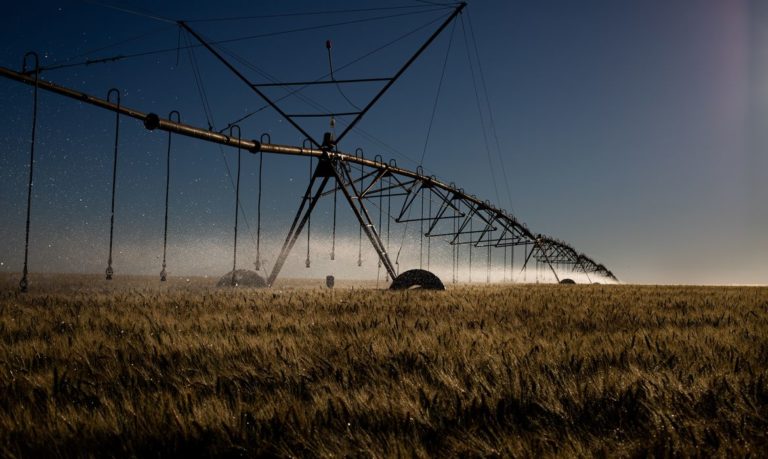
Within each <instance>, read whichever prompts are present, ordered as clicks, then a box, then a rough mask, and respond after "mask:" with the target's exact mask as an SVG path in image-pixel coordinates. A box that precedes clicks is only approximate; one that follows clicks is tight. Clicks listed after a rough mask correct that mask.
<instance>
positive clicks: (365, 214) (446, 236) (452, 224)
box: [0, 3, 617, 291]
mask: <svg viewBox="0 0 768 459" xmlns="http://www.w3.org/2000/svg"><path fill="white" fill-rule="evenodd" d="M465 6H466V4H465V3H460V4H457V5H456V7H455V8H454V9H453V10H452V12H451V14H450V15H449V16H448V17H447V18H446V19H445V21H444V22H442V24H441V25H440V26H439V27H437V29H436V30H435V31H434V32H433V33H432V34H431V35H430V36H429V38H428V39H427V40H426V41H425V42H424V43H423V44H422V45H421V46H420V47H419V48H418V49H417V51H416V52H415V53H413V54H412V55H411V57H410V58H409V59H408V60H407V61H406V62H405V64H403V65H402V67H400V69H399V70H398V71H397V72H396V73H395V74H394V75H393V76H391V77H387V78H363V79H347V80H340V79H335V78H334V77H333V66H332V65H331V73H330V76H331V78H330V79H319V80H315V81H302V82H287V83H266V84H258V83H253V82H252V81H250V80H249V79H248V78H246V76H245V75H244V74H243V73H241V72H240V71H239V70H238V69H237V68H236V67H235V66H234V65H233V63H232V62H230V61H229V60H228V59H227V58H225V56H224V55H223V54H222V53H221V52H220V51H219V50H217V48H216V47H215V43H212V42H209V41H206V40H205V39H204V38H203V37H201V36H200V34H198V33H197V32H196V31H195V30H193V29H192V28H191V27H190V26H189V24H188V23H186V22H184V21H178V22H177V24H178V26H179V27H180V28H181V29H183V30H184V31H186V32H187V33H189V34H190V35H191V36H192V37H194V38H195V39H196V40H197V41H198V42H199V44H200V45H201V46H203V47H205V48H206V49H207V50H208V51H209V52H210V53H211V54H212V55H213V56H214V57H215V58H216V59H217V60H218V61H219V62H220V63H221V64H222V65H224V66H225V67H226V68H227V69H228V70H229V71H231V72H232V73H233V74H234V75H235V76H236V77H237V78H238V79H239V80H241V81H242V82H243V83H244V84H245V85H246V87H248V88H250V89H251V90H252V91H253V92H254V93H255V94H257V95H258V96H259V97H260V98H261V99H263V100H264V101H265V102H266V103H267V104H268V105H269V106H270V107H271V108H272V109H274V110H275V111H276V112H277V113H278V114H279V115H280V116H281V117H282V118H283V119H285V120H286V121H287V122H288V123H290V125H291V126H293V127H294V128H295V129H296V130H298V131H299V132H300V133H301V134H302V135H303V136H304V137H305V138H306V140H305V142H304V144H303V145H302V146H301V147H299V146H291V145H278V144H273V143H271V141H270V138H269V136H268V135H266V134H265V135H263V136H262V137H261V139H260V140H259V141H257V140H247V139H244V138H242V136H241V133H240V129H239V126H238V125H235V124H233V125H230V126H229V130H228V132H227V131H222V132H216V131H213V130H212V129H202V128H199V127H195V126H191V125H188V124H183V123H181V122H180V117H179V115H178V112H175V111H174V112H171V114H170V115H169V117H168V119H164V118H161V117H160V116H158V115H157V114H155V113H145V112H141V111H139V110H135V109H132V108H128V107H126V106H123V105H121V102H120V93H119V91H117V90H116V89H112V90H110V92H109V94H108V95H107V98H106V99H101V98H98V97H94V96H92V95H89V94H86V93H83V92H80V91H76V90H73V89H69V88H66V87H63V86H60V85H57V84H54V83H52V82H49V81H44V80H42V79H41V78H40V73H41V71H43V70H46V69H44V68H41V67H40V65H39V61H38V59H37V54H35V53H32V52H30V53H27V54H26V55H25V56H24V61H23V65H22V69H21V72H16V71H14V70H11V69H8V68H5V67H0V76H3V77H5V78H9V79H12V80H16V81H18V82H22V83H25V84H28V85H31V86H33V87H34V92H33V98H34V102H33V103H34V105H33V119H32V136H31V142H30V145H31V148H30V162H29V166H30V167H29V182H28V190H27V191H28V196H27V214H26V215H27V218H26V238H25V251H24V267H23V273H22V279H21V281H20V283H19V285H20V289H21V290H22V291H26V290H27V289H28V249H29V230H30V209H31V199H32V185H33V179H34V175H33V173H34V153H35V130H36V124H37V121H36V114H37V105H38V90H39V89H42V90H46V91H50V92H53V93H56V94H59V95H62V96H66V97H69V98H72V99H75V100H77V101H80V102H83V103H87V104H91V105H95V106H97V107H101V108H103V109H106V110H110V111H113V112H114V113H115V114H116V121H115V147H114V155H115V161H114V163H113V167H114V169H113V180H112V214H111V219H110V242H109V258H108V266H107V270H106V278H107V279H111V278H112V276H113V274H114V272H113V269H112V233H113V229H114V186H115V177H116V167H117V151H118V136H119V127H120V117H121V116H127V117H130V118H135V119H138V120H140V121H142V122H143V123H144V126H145V127H146V128H147V129H149V130H157V129H160V130H163V131H167V132H168V133H169V135H168V153H169V155H170V148H171V135H172V134H180V135H184V136H188V137H192V138H196V139H200V140H203V141H206V142H211V143H217V144H221V145H225V146H229V147H234V148H237V149H238V174H237V189H236V199H237V200H239V184H240V174H239V162H240V151H241V150H245V151H248V152H250V153H253V154H257V155H259V156H260V165H259V197H258V199H259V221H260V217H261V209H260V208H261V174H262V162H261V161H262V159H263V154H264V153H273V154H278V155H293V156H303V157H308V158H310V171H311V174H310V178H309V184H308V185H307V188H306V191H305V193H304V195H303V197H302V199H301V203H300V204H299V207H298V210H297V211H296V214H295V217H294V219H293V222H292V224H291V226H290V228H289V230H288V233H287V235H286V236H285V239H284V242H283V244H282V247H281V249H280V251H279V254H278V256H277V258H276V260H275V262H274V265H273V266H272V269H271V270H270V271H269V272H268V273H267V270H266V268H265V267H264V266H263V263H262V262H261V260H260V253H259V250H260V237H261V235H260V226H259V233H257V239H256V263H255V265H256V269H257V270H262V272H263V273H264V274H265V279H264V280H265V285H267V286H272V285H274V283H275V281H276V279H277V277H278V276H279V274H280V271H281V269H282V268H283V265H284V264H285V261H286V259H287V258H288V255H289V254H290V252H291V250H292V249H293V247H294V245H295V244H296V242H297V240H298V238H299V236H300V235H301V233H302V231H303V230H304V229H305V228H307V238H309V231H308V224H309V222H310V216H311V214H312V211H313V210H314V209H315V207H316V205H317V203H318V201H319V200H320V199H321V198H322V197H326V196H332V197H333V201H334V212H333V225H334V226H333V235H334V247H335V228H336V226H335V225H336V201H337V199H338V198H337V196H338V194H339V193H341V195H342V197H343V200H344V201H346V203H347V204H348V205H349V207H350V208H351V210H352V212H353V213H354V215H355V217H356V218H357V221H358V222H359V225H360V226H359V239H360V244H359V251H358V265H361V264H362V240H363V234H365V236H366V238H367V239H368V241H369V242H370V244H371V245H372V246H373V248H374V250H375V251H376V253H377V255H378V259H379V266H380V267H383V268H384V269H385V270H386V272H387V274H388V277H389V278H391V279H392V284H391V286H390V288H392V289H407V288H413V287H421V288H428V289H443V288H444V285H443V283H442V281H441V280H440V279H439V278H438V277H437V276H436V275H434V274H433V273H431V272H429V271H428V270H424V269H421V266H420V267H419V268H418V269H411V270H407V271H405V272H402V273H400V272H398V271H399V269H398V267H399V263H398V262H397V260H396V261H395V263H393V261H392V257H391V254H390V253H389V252H388V250H387V249H388V247H389V243H388V241H387V242H386V243H385V241H384V236H383V235H384V228H385V227H386V234H387V237H386V239H389V225H390V222H391V221H392V220H394V221H395V222H397V223H406V224H408V223H415V224H417V225H418V226H419V230H420V232H419V234H420V241H421V244H422V247H423V243H424V238H427V239H426V240H427V243H428V244H429V241H430V238H439V239H441V240H445V241H447V242H448V243H449V244H450V245H451V246H452V270H453V271H452V272H453V274H452V277H453V279H452V280H453V282H456V280H457V273H458V272H459V265H460V261H461V260H460V247H462V246H466V247H468V252H469V260H470V276H471V257H472V250H473V249H475V250H478V249H485V250H487V251H488V252H487V253H488V260H490V257H491V255H490V254H491V249H493V248H496V249H499V248H501V249H503V250H504V263H505V269H506V264H507V250H508V249H509V250H510V251H511V253H512V255H511V257H510V258H509V260H510V267H513V266H512V265H513V260H514V247H515V246H522V247H523V250H524V254H525V256H524V259H525V263H524V264H523V266H522V270H525V269H527V267H528V263H529V262H530V261H531V260H532V259H533V260H535V261H536V263H537V266H538V265H539V264H541V265H543V266H544V268H545V269H547V268H548V269H549V270H550V271H551V273H552V275H553V276H554V279H555V280H556V281H557V282H561V283H572V282H573V281H572V280H571V279H569V278H567V276H568V275H569V273H580V274H583V275H585V276H586V278H587V280H589V281H591V280H592V279H591V278H590V275H592V276H594V277H595V280H597V279H598V278H599V279H603V280H612V281H617V278H616V277H615V276H614V275H613V273H612V272H611V271H609V270H608V269H607V268H606V267H605V266H603V265H602V264H599V263H597V262H595V261H594V260H593V259H591V258H590V257H588V256H586V255H584V254H582V253H579V252H578V251H576V250H575V249H574V248H573V247H571V246H570V245H569V244H567V243H565V242H563V241H560V240H557V239H554V238H551V237H548V236H544V235H542V234H536V233H533V232H531V231H530V230H529V229H528V227H527V226H526V225H525V224H523V223H521V222H520V221H519V220H518V219H517V218H515V217H514V216H513V215H511V214H510V213H508V212H507V211H505V210H504V209H501V208H499V207H496V206H494V205H492V204H491V203H490V202H489V201H486V200H481V199H479V198H477V197H476V196H474V195H471V194H468V193H466V192H465V191H464V189H462V188H459V187H457V186H456V185H455V184H454V183H450V184H449V183H445V182H442V181H440V180H438V179H437V178H436V177H435V176H427V175H425V174H424V172H423V169H422V168H421V166H419V167H418V168H416V170H415V171H414V170H408V169H405V168H402V167H398V166H397V164H396V163H395V161H394V160H390V161H389V162H385V161H384V160H383V159H382V157H381V156H380V155H376V156H375V157H374V158H373V159H369V158H365V157H364V154H363V151H362V149H359V148H358V149H357V150H355V152H354V153H346V152H344V151H341V150H340V149H339V148H338V145H339V143H340V142H341V140H342V139H343V138H344V137H345V136H346V135H347V134H348V133H349V132H350V131H351V130H352V129H353V128H354V127H355V125H357V123H358V122H359V121H360V120H361V119H362V118H363V117H364V116H365V115H366V113H368V112H369V110H370V109H371V108H372V107H373V106H374V105H375V104H376V103H377V102H378V101H379V99H380V98H381V97H382V96H383V95H384V94H385V93H386V92H387V90H389V89H390V88H391V87H392V85H393V84H394V83H395V82H396V81H397V80H398V79H399V78H400V77H401V76H402V75H403V73H404V72H405V71H406V70H407V69H408V68H409V67H410V66H411V64H413V62H414V61H416V59H417V58H418V57H419V56H420V55H421V54H422V53H423V52H424V50H426V49H427V48H428V47H429V46H430V44H431V43H432V42H433V41H434V40H435V38H437V37H438V35H440V34H441V32H443V30H445V28H446V27H447V26H448V25H449V24H450V23H451V22H453V21H454V20H456V18H457V17H458V16H459V15H460V14H461V12H462V10H463V9H464V8H465ZM326 47H327V48H328V57H329V62H330V48H331V44H330V42H327V43H326ZM30 58H33V63H34V68H32V69H29V68H28V61H29V60H30ZM89 63H90V62H89ZM360 82H381V83H383V86H382V87H381V89H380V90H379V91H378V92H377V93H376V94H375V95H374V96H373V98H372V99H371V100H370V101H369V102H368V103H367V104H366V105H365V106H364V107H362V108H360V109H359V110H358V111H355V112H345V113H316V114H289V113H285V112H284V111H283V109H281V108H280V106H278V103H277V102H278V100H275V99H273V98H270V97H268V96H267V95H266V94H265V93H264V92H263V91H262V89H261V88H262V87H264V86H278V85H279V86H288V87H290V86H302V87H306V86H311V85H325V84H333V85H336V86H337V87H338V86H339V85H342V84H355V83H360ZM339 92H341V91H339ZM113 94H114V97H113ZM342 95H343V93H342ZM345 97H346V96H345ZM113 99H114V101H113ZM339 116H346V117H352V119H351V121H350V122H349V123H348V124H347V125H346V128H345V129H344V130H343V131H342V132H341V133H340V134H339V135H338V136H337V137H335V138H334V135H333V134H331V133H329V132H326V133H324V135H323V137H322V140H318V139H316V138H315V137H313V136H312V135H311V134H310V133H309V132H307V131H306V130H305V129H304V127H302V126H301V125H300V124H299V122H298V121H297V120H298V119H300V118H305V117H326V118H330V119H331V120H332V122H333V120H334V118H335V117H339ZM235 131H236V135H234V134H235ZM225 132H227V133H225ZM315 159H316V160H317V161H314V160H315ZM425 201H426V202H427V205H426V206H425ZM370 204H373V205H374V206H376V207H377V208H378V218H377V215H376V212H372V211H371V210H370V209H369V205H370ZM238 207H239V201H238V202H237V203H236V212H235V222H236V223H235V249H234V257H233V258H234V261H233V270H232V284H233V285H234V284H235V273H236V267H237V261H236V260H237V214H238V212H237V208H238ZM385 208H386V209H387V214H388V215H387V216H386V221H383V219H382V214H383V212H384V209H385ZM415 209H418V215H414V212H413V211H414V210H415ZM165 225H166V226H165V234H164V248H163V265H162V272H161V275H160V276H161V280H163V281H164V280H166V270H165V268H166V257H165V247H166V244H165V243H166V242H167V227H168V182H167V181H166V214H165ZM259 225H260V224H259ZM308 240H309V239H308ZM308 250H309V249H308ZM333 257H334V252H333V249H332V252H331V259H333ZM309 262H310V260H309V253H308V255H307V261H306V264H307V267H309Z"/></svg>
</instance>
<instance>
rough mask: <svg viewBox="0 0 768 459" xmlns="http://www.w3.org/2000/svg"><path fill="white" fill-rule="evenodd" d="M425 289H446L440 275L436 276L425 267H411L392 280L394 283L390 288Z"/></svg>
mask: <svg viewBox="0 0 768 459" xmlns="http://www.w3.org/2000/svg"><path fill="white" fill-rule="evenodd" d="M416 288H420V289H424V290H445V285H443V282H442V281H441V280H440V278H439V277H437V276H435V275H434V274H432V273H431V272H429V271H427V270H424V269H410V270H408V271H406V272H404V273H402V274H400V275H399V276H397V277H396V278H395V280H393V281H392V285H390V286H389V289H390V290H408V289H416Z"/></svg>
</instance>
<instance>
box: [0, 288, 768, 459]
mask: <svg viewBox="0 0 768 459" xmlns="http://www.w3.org/2000/svg"><path fill="white" fill-rule="evenodd" d="M30 280H31V286H30V292H29V293H26V294H21V293H18V291H17V288H16V282H17V279H16V278H12V277H11V276H7V275H6V276H5V277H2V278H0V457H51V456H66V457H81V456H99V457H104V456H107V457H109V456H117V457H124V456H139V457H146V456H232V457H240V456H300V457H316V456H339V455H344V456H347V455H352V456H362V457H369V456H374V457H388V456H418V457H449V456H503V457H508V456H517V457H531V456H536V457H538V456H567V457H573V456H595V455H600V456H604V455H607V456H632V457H637V456H648V455H651V456H673V455H682V456H713V455H714V456H728V457H730V456H764V455H765V454H766V451H768V288H757V287H673V286H631V285H482V286H466V285H465V286H449V289H448V290H447V291H444V292H426V291H401V292H390V291H385V290H376V289H374V288H372V285H371V283H369V282H343V281H337V287H339V288H336V289H334V290H332V291H331V290H329V289H326V288H323V287H322V285H324V280H318V281H312V282H309V281H286V282H285V283H283V284H281V285H278V286H277V287H276V288H274V289H263V290H255V289H239V288H216V287H215V286H214V285H215V282H216V280H218V279H217V278H210V279H204V278H191V279H186V278H182V279H171V281H170V282H168V283H166V284H164V285H161V284H160V283H159V282H158V281H157V279H154V278H152V279H149V278H142V277H133V278H120V279H116V280H115V281H113V282H111V283H110V282H107V281H104V280H103V279H102V278H101V277H98V276H76V275H60V276H57V275H33V276H31V278H30ZM374 285H375V284H374Z"/></svg>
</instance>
